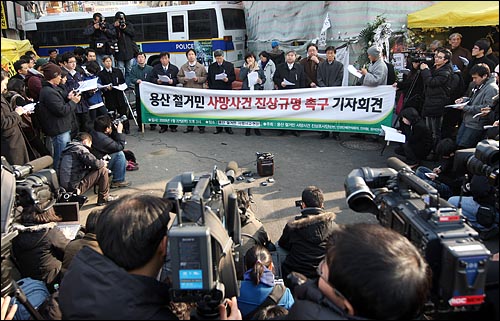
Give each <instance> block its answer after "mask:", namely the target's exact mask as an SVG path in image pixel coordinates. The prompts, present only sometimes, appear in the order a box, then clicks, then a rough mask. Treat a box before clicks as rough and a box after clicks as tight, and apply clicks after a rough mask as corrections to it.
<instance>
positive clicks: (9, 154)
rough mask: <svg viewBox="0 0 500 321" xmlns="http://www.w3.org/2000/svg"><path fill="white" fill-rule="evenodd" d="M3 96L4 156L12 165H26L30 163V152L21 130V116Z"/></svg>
mask: <svg viewBox="0 0 500 321" xmlns="http://www.w3.org/2000/svg"><path fill="white" fill-rule="evenodd" d="M1 96H2V115H1V117H2V156H5V158H6V159H7V161H8V162H9V164H10V165H24V164H26V163H27V162H29V156H28V150H27V149H26V143H25V141H24V136H23V132H22V129H21V122H22V119H21V116H19V114H18V113H16V112H15V111H14V110H12V108H11V107H10V104H9V102H7V99H5V97H4V95H1Z"/></svg>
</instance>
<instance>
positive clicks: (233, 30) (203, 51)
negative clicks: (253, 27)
mask: <svg viewBox="0 0 500 321" xmlns="http://www.w3.org/2000/svg"><path fill="white" fill-rule="evenodd" d="M120 11H122V12H124V13H125V15H126V18H127V21H128V22H131V23H132V24H133V25H134V29H135V37H134V40H135V42H136V43H137V44H138V45H139V47H140V48H141V51H143V52H145V53H146V54H147V57H148V64H150V65H154V64H155V63H157V62H159V53H160V52H162V51H167V52H169V53H170V56H171V61H172V63H173V64H175V65H177V66H181V65H182V64H184V63H185V62H186V56H185V52H186V50H187V49H190V48H193V49H195V50H196V52H197V54H198V61H200V63H202V64H203V65H205V66H208V65H209V64H210V63H212V62H213V61H214V60H213V51H214V50H216V49H222V50H224V52H225V59H226V60H227V61H230V62H232V63H234V64H235V67H241V66H242V65H243V62H244V57H245V48H246V25H245V13H244V11H243V8H242V6H240V5H235V4H215V3H211V2H207V3H203V2H202V3H200V4H194V5H179V6H169V7H155V8H143V7H140V8H138V7H133V8H132V7H127V6H124V7H123V8H121V9H120ZM115 13H116V12H101V14H102V15H103V16H104V17H105V19H106V21H107V22H108V23H111V24H112V23H113V22H114V16H115ZM93 14H94V13H93V12H67V13H61V14H58V15H48V16H43V17H41V18H39V19H36V20H28V21H26V22H25V25H24V30H25V31H26V38H27V39H29V40H30V41H31V43H32V44H33V46H34V47H35V49H36V51H37V53H38V55H39V56H41V57H47V56H48V50H49V49H52V48H56V49H58V50H59V53H60V54H61V53H64V52H66V51H73V50H74V49H75V47H78V46H80V47H83V48H86V47H88V45H89V38H88V37H87V36H85V35H84V34H83V31H84V29H85V28H86V27H87V26H88V25H89V24H90V23H91V22H92V15H93Z"/></svg>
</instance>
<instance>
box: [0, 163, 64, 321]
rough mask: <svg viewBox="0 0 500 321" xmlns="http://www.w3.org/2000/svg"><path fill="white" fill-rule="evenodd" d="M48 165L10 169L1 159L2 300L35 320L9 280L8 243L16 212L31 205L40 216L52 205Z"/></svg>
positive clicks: (52, 178) (52, 175)
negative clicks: (16, 305) (12, 298)
mask: <svg viewBox="0 0 500 321" xmlns="http://www.w3.org/2000/svg"><path fill="white" fill-rule="evenodd" d="M50 165H52V157H50V156H44V157H41V158H38V159H35V160H33V161H31V162H29V163H27V164H25V165H23V166H18V165H13V166H11V165H10V164H9V163H8V162H7V160H6V159H5V157H3V156H2V157H1V175H2V176H1V185H2V207H1V211H2V213H1V214H2V247H1V255H2V262H1V267H2V280H1V282H2V285H1V286H2V297H4V296H5V295H10V296H15V297H16V298H17V299H18V300H19V301H20V302H21V303H22V304H23V305H24V306H25V307H26V308H27V309H28V311H29V312H30V313H31V315H32V317H34V318H35V319H37V320H41V319H42V318H41V316H40V314H39V313H38V312H37V311H36V310H35V309H34V308H33V306H32V305H31V304H30V303H29V301H27V299H26V296H25V295H24V293H23V292H22V290H21V289H20V288H19V287H18V286H17V283H16V281H15V280H14V279H13V278H12V275H11V263H10V262H9V258H10V252H11V248H12V240H13V239H14V238H15V237H16V236H17V234H18V232H17V231H16V230H14V228H13V223H14V222H15V221H16V220H18V218H19V215H20V213H21V210H20V209H21V208H22V207H26V206H32V205H34V206H35V208H36V210H37V211H38V212H40V213H43V212H44V211H46V210H48V209H49V208H50V207H52V206H53V205H54V204H55V203H56V200H57V197H56V192H57V191H58V190H59V183H58V180H57V176H56V173H55V171H54V170H53V169H44V168H46V167H49V166H50ZM42 204H43V207H42Z"/></svg>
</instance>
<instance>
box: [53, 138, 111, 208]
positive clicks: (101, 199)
mask: <svg viewBox="0 0 500 321" xmlns="http://www.w3.org/2000/svg"><path fill="white" fill-rule="evenodd" d="M91 146H92V136H90V134H88V133H78V134H77V135H76V137H75V139H74V140H73V141H72V142H71V143H69V144H68V145H67V147H66V148H65V149H64V150H63V152H62V155H61V163H60V166H59V168H58V170H57V177H58V178H59V184H60V185H61V187H63V188H64V189H65V190H66V191H67V192H73V193H76V194H78V195H81V194H83V193H85V192H86V191H87V190H89V189H90V188H91V187H93V186H94V185H95V184H97V185H98V191H97V205H98V206H101V205H104V204H106V203H107V202H109V201H113V200H115V199H116V198H117V197H116V196H114V195H109V176H108V168H107V161H104V160H102V159H97V158H96V157H95V156H94V155H93V154H92V153H91V152H90V147H91Z"/></svg>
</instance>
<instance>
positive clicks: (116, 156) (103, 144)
mask: <svg viewBox="0 0 500 321" xmlns="http://www.w3.org/2000/svg"><path fill="white" fill-rule="evenodd" d="M122 119H125V120H127V118H126V116H124V118H118V119H116V120H115V121H112V120H111V117H109V116H108V115H102V116H99V117H97V118H96V120H95V121H94V130H92V131H91V132H90V134H91V135H92V149H91V151H92V154H94V155H95V157H97V158H98V159H103V157H104V156H105V155H109V156H110V159H109V162H108V169H110V170H111V173H112V176H113V179H112V180H111V188H119V187H128V186H130V182H127V181H126V180H125V173H126V169H127V160H126V159H125V154H124V153H123V149H124V148H125V144H126V143H127V142H126V141H125V134H123V133H122V131H123V123H122Z"/></svg>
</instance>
